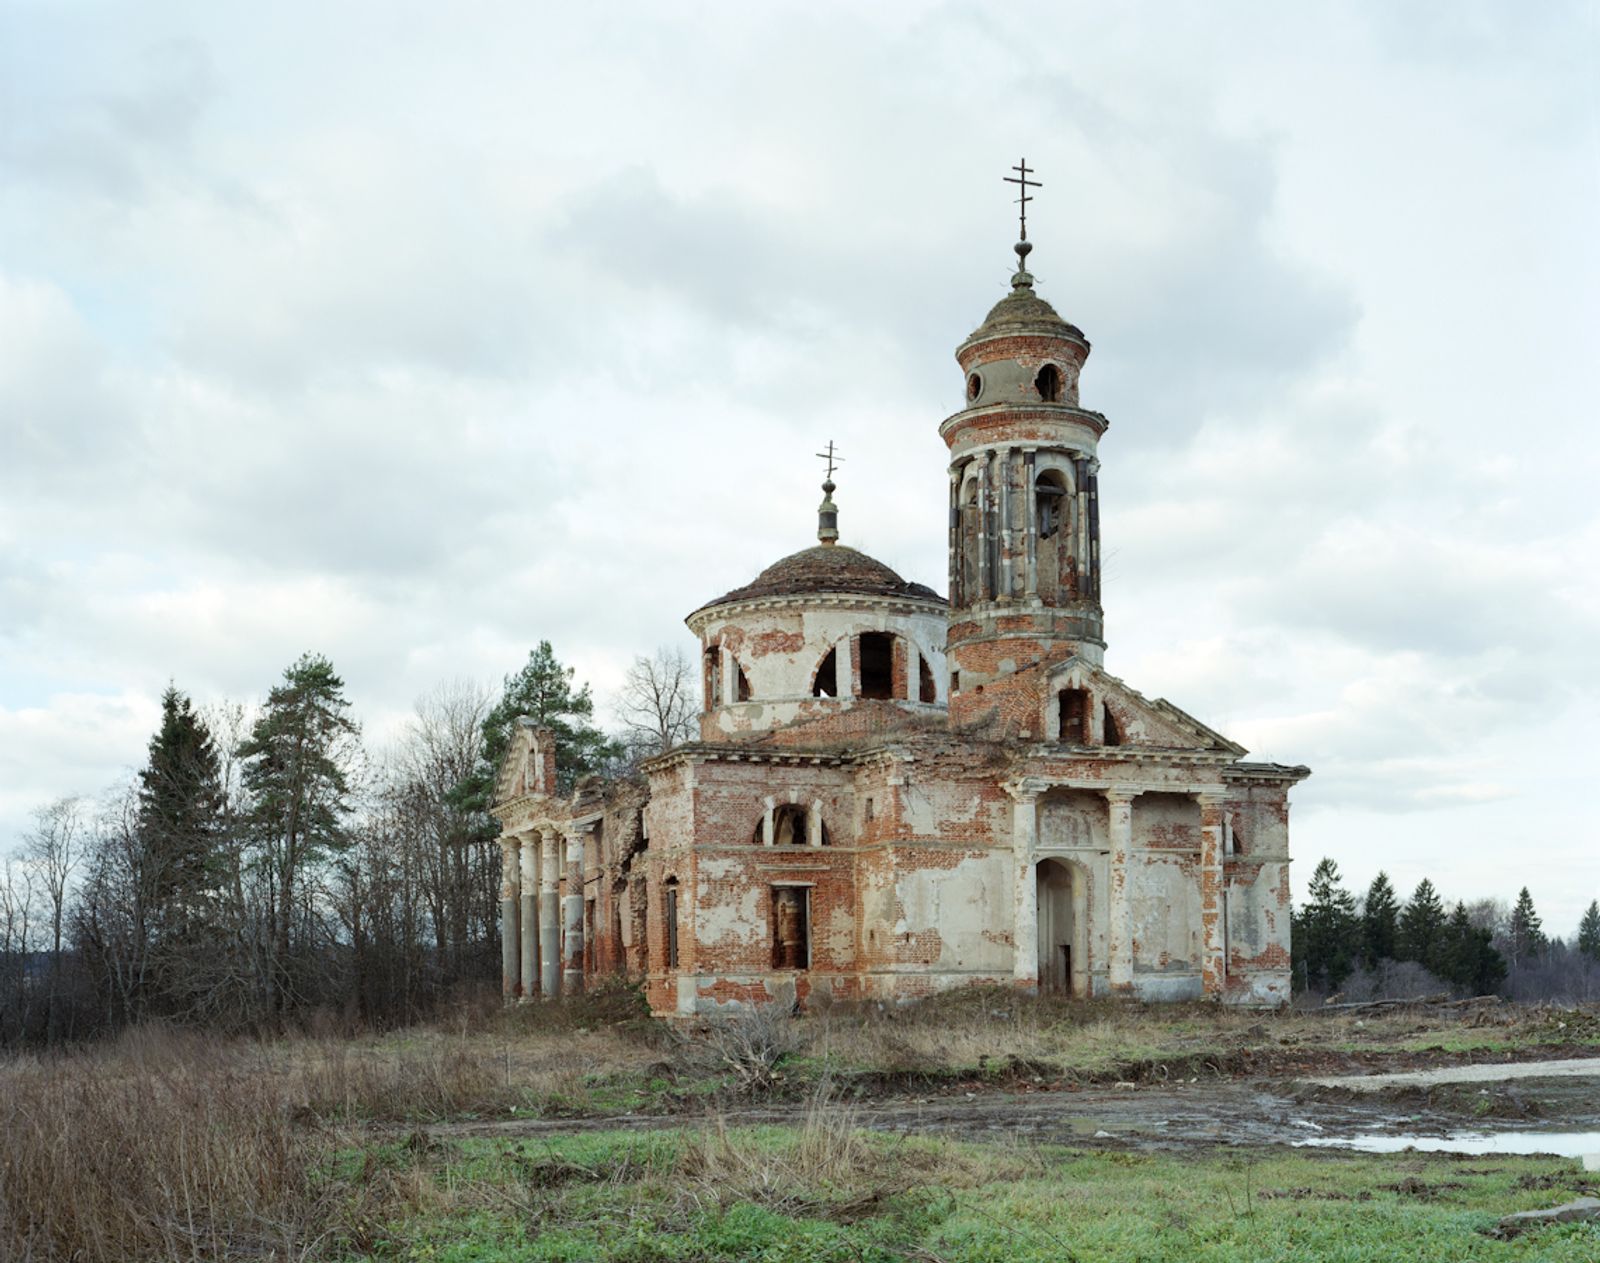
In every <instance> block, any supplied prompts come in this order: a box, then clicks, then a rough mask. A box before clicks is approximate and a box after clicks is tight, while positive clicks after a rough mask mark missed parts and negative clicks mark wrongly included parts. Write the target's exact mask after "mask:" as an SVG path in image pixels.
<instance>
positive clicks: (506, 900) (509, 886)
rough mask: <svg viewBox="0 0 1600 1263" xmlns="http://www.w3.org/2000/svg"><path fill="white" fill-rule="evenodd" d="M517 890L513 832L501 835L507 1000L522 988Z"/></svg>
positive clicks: (503, 975)
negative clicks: (518, 949) (519, 961)
mask: <svg viewBox="0 0 1600 1263" xmlns="http://www.w3.org/2000/svg"><path fill="white" fill-rule="evenodd" d="M519 891H520V883H519V874H518V872H517V838H516V835H515V834H509V833H508V834H501V835H500V994H501V995H502V996H503V997H504V998H505V999H507V1000H513V999H515V998H516V996H517V994H518V992H520V991H521V990H522V972H521V970H520V968H519V967H518V956H517V940H518V937H519V930H520V926H519V924H518V923H519V921H520V919H521V918H520V916H519V915H518V907H517V905H518V902H519V899H518V895H519Z"/></svg>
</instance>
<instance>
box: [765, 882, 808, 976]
mask: <svg viewBox="0 0 1600 1263" xmlns="http://www.w3.org/2000/svg"><path fill="white" fill-rule="evenodd" d="M772 967H773V968H774V969H809V968H810V967H811V891H810V889H809V888H808V887H805V886H774V887H773V888H772Z"/></svg>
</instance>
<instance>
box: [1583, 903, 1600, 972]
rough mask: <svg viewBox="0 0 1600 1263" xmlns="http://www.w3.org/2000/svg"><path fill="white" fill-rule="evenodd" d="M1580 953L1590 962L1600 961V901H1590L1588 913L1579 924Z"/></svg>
mask: <svg viewBox="0 0 1600 1263" xmlns="http://www.w3.org/2000/svg"><path fill="white" fill-rule="evenodd" d="M1578 951H1579V952H1580V953H1582V954H1583V955H1585V956H1587V957H1588V958H1589V959H1590V960H1593V961H1600V899H1593V900H1590V902H1589V908H1588V911H1586V912H1585V913H1584V914H1583V920H1582V921H1580V922H1578Z"/></svg>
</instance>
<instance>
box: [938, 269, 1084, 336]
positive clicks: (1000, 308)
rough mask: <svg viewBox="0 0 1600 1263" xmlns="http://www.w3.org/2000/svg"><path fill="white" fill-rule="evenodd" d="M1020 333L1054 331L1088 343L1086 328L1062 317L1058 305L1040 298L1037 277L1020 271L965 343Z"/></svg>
mask: <svg viewBox="0 0 1600 1263" xmlns="http://www.w3.org/2000/svg"><path fill="white" fill-rule="evenodd" d="M1018 333H1032V334H1041V333H1043V334H1054V335H1056V336H1058V337H1061V336H1064V337H1069V338H1075V339H1077V340H1078V341H1080V342H1087V339H1085V338H1084V336H1083V330H1082V329H1080V328H1078V326H1077V325H1075V324H1073V323H1072V322H1071V321H1069V320H1064V319H1062V318H1061V316H1060V315H1059V314H1058V313H1057V312H1056V309H1055V308H1054V307H1052V306H1051V305H1050V304H1049V303H1048V302H1046V301H1045V300H1044V299H1043V298H1040V297H1039V295H1038V294H1037V293H1036V292H1035V291H1034V288H1033V276H1032V274H1031V273H1029V272H1027V271H1019V272H1017V273H1016V275H1014V276H1013V277H1012V278H1011V292H1010V293H1009V294H1007V295H1006V296H1005V297H1004V298H1002V299H1001V300H1000V301H999V302H997V303H996V304H995V305H994V306H993V307H991V308H990V309H989V314H988V315H987V316H985V317H984V318H983V323H982V324H981V325H979V326H978V327H977V328H976V329H974V330H973V331H972V333H971V335H970V336H969V337H968V338H967V340H966V342H965V343H963V344H962V346H963V347H966V346H970V345H972V344H973V343H974V342H982V341H984V340H986V339H988V338H996V337H1004V336H1006V335H1007V334H1018ZM957 354H958V355H959V354H960V352H959V351H958V352H957Z"/></svg>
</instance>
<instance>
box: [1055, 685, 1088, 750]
mask: <svg viewBox="0 0 1600 1263" xmlns="http://www.w3.org/2000/svg"><path fill="white" fill-rule="evenodd" d="M1060 707H1061V740H1062V742H1063V743H1064V744H1066V745H1069V746H1085V745H1088V744H1089V690H1088V689H1062V690H1061V694H1060Z"/></svg>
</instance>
